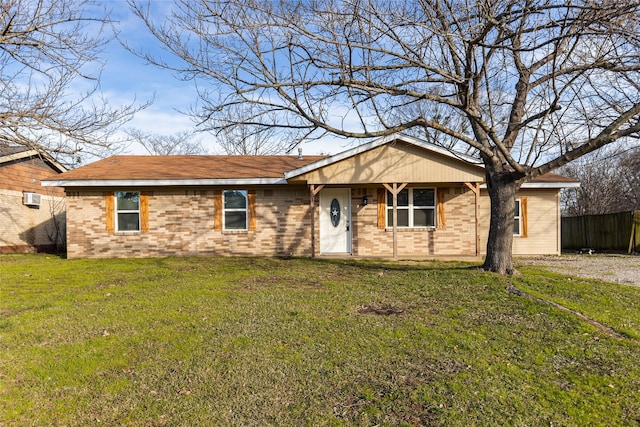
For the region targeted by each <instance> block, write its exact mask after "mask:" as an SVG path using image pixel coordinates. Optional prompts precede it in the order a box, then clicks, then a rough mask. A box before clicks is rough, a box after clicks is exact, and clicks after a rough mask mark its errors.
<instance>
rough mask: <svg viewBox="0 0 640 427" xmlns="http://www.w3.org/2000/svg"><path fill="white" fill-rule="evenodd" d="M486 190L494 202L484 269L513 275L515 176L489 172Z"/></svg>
mask: <svg viewBox="0 0 640 427" xmlns="http://www.w3.org/2000/svg"><path fill="white" fill-rule="evenodd" d="M487 190H488V191H489V199H490V200H491V222H490V225H489V236H488V239H487V256H486V258H485V261H484V264H483V265H482V269H483V270H485V271H493V272H496V273H499V274H513V273H515V270H514V268H513V258H512V250H513V220H514V209H515V194H516V191H517V190H518V185H517V184H516V182H515V181H514V177H513V174H512V173H509V172H495V171H494V172H490V171H489V170H487Z"/></svg>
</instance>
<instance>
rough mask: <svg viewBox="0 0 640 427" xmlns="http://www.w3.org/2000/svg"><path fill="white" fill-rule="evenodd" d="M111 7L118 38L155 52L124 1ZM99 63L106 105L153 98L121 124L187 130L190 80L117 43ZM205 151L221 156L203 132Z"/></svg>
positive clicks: (312, 147) (316, 147) (159, 1)
mask: <svg viewBox="0 0 640 427" xmlns="http://www.w3.org/2000/svg"><path fill="white" fill-rule="evenodd" d="M172 3H173V2H172V1H168V0H152V8H153V9H154V10H157V11H161V10H162V9H165V10H168V8H170V7H171V6H172ZM104 4H106V5H107V7H108V8H110V9H111V10H112V18H113V19H115V20H117V23H116V27H117V29H118V31H119V32H120V37H121V38H123V39H126V40H130V41H131V43H132V44H133V45H135V46H136V47H141V48H143V49H145V50H149V51H150V52H155V53H161V50H160V48H159V44H158V43H157V41H155V39H153V37H152V36H151V35H149V34H148V32H147V30H146V28H145V27H144V25H143V24H142V23H141V22H140V21H139V20H138V18H137V17H135V16H134V15H133V13H131V12H130V11H129V9H128V5H127V3H126V2H125V1H124V0H107V1H105V2H104ZM102 59H103V60H104V61H105V67H104V69H103V72H102V77H101V90H102V92H103V94H104V96H105V98H106V99H107V100H108V101H109V103H110V104H112V105H114V106H117V105H127V104H131V103H132V102H134V101H135V102H136V103H138V104H141V103H144V102H147V101H149V100H153V104H152V105H151V106H150V107H148V108H147V109H145V110H143V111H140V112H138V113H137V114H136V115H135V117H134V118H133V120H131V121H130V122H129V123H127V124H126V125H125V126H124V128H129V127H131V128H137V129H140V130H143V131H145V132H152V133H155V134H162V135H171V134H175V133H177V132H180V131H191V130H193V129H194V123H193V121H192V120H191V118H190V117H189V116H187V115H185V114H183V113H181V111H183V112H184V111H187V110H188V109H189V107H190V106H191V105H193V104H194V103H195V102H196V100H197V96H196V91H195V87H194V84H193V82H185V81H182V80H180V79H178V78H176V76H174V75H173V74H172V73H171V72H170V71H167V70H163V69H160V68H158V67H156V66H154V65H151V64H146V63H145V62H144V61H143V60H142V59H140V58H138V57H136V56H135V55H133V54H131V53H130V52H128V51H127V50H126V49H124V47H122V46H121V45H120V44H119V43H118V42H117V41H115V40H114V41H113V42H111V43H110V44H109V45H108V46H107V48H106V50H105V52H104V55H103V58H102ZM196 139H200V140H201V141H202V143H203V145H204V146H205V147H206V148H207V149H208V150H209V154H224V153H223V152H222V150H221V149H220V148H219V147H217V146H216V145H215V136H214V135H212V134H209V133H202V134H198V135H196ZM302 148H303V151H304V153H306V154H319V153H330V154H334V153H337V152H340V151H343V150H345V149H348V148H350V146H349V145H347V143H346V142H345V141H343V140H336V139H333V138H328V139H325V140H323V141H322V142H310V143H306V144H304V145H303V146H302ZM128 151H129V153H131V154H146V152H145V151H144V149H142V148H141V147H137V146H131V147H130V148H129V150H128Z"/></svg>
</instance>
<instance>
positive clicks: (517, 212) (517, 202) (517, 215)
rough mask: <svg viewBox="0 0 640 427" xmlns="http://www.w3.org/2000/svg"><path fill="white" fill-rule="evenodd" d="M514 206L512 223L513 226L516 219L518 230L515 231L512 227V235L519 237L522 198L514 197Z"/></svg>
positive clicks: (520, 232)
mask: <svg viewBox="0 0 640 427" xmlns="http://www.w3.org/2000/svg"><path fill="white" fill-rule="evenodd" d="M515 206H516V207H515V209H514V210H513V224H514V226H515V223H516V221H518V232H517V233H516V230H515V228H514V230H513V235H514V236H516V237H519V236H522V199H520V198H516V200H515Z"/></svg>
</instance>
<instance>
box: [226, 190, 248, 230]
mask: <svg viewBox="0 0 640 427" xmlns="http://www.w3.org/2000/svg"><path fill="white" fill-rule="evenodd" d="M231 191H241V192H243V193H244V198H245V207H244V208H226V207H225V199H226V193H227V192H231ZM227 212H244V228H227ZM222 230H224V231H247V230H249V191H248V190H238V189H235V190H222Z"/></svg>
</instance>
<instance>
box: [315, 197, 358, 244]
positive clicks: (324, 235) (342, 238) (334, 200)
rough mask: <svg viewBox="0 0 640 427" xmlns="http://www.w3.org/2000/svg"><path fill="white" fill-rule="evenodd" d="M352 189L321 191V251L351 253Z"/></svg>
mask: <svg viewBox="0 0 640 427" xmlns="http://www.w3.org/2000/svg"><path fill="white" fill-rule="evenodd" d="M350 202H351V190H350V189H348V188H325V189H323V190H322V191H321V192H320V253H322V254H336V253H351V203H350Z"/></svg>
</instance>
